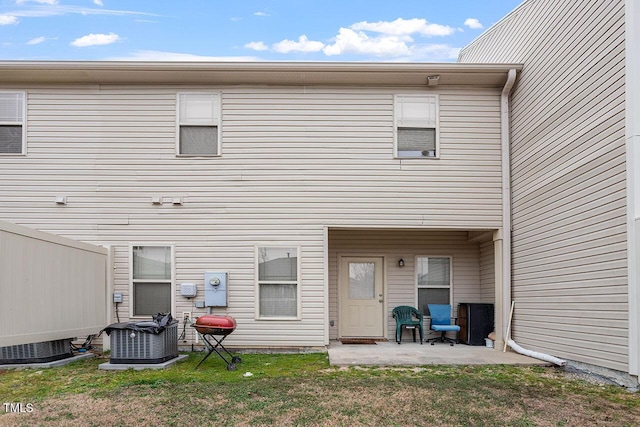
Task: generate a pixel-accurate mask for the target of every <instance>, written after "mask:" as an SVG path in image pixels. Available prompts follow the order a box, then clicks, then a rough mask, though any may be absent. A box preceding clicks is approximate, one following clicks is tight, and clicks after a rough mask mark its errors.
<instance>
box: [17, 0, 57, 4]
mask: <svg viewBox="0 0 640 427" xmlns="http://www.w3.org/2000/svg"><path fill="white" fill-rule="evenodd" d="M27 2H33V3H40V4H58V0H16V4H24V3H27Z"/></svg>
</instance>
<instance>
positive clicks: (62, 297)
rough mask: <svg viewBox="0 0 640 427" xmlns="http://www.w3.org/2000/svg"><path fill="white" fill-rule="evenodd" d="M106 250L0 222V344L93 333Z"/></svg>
mask: <svg viewBox="0 0 640 427" xmlns="http://www.w3.org/2000/svg"><path fill="white" fill-rule="evenodd" d="M107 259H108V255H107V249H105V248H102V247H98V246H93V245H88V244H86V243H81V242H76V241H73V240H70V239H65V238H62V237H59V236H54V235H51V234H48V233H43V232H41V231H37V230H33V229H30V228H28V227H21V226H17V225H15V224H11V223H7V222H3V221H0V284H1V286H2V297H1V298H0V347H5V346H13V345H21V344H31V343H37V342H43V341H54V340H60V339H66V338H75V337H77V336H82V335H89V334H97V333H98V332H99V331H100V330H101V329H102V328H103V327H104V326H106V325H105V323H106V321H107V311H106V310H107V300H106V299H107V286H108V283H107Z"/></svg>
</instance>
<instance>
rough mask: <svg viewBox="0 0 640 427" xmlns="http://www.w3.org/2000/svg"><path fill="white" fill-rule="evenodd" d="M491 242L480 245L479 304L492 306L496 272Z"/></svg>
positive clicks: (494, 294) (494, 295)
mask: <svg viewBox="0 0 640 427" xmlns="http://www.w3.org/2000/svg"><path fill="white" fill-rule="evenodd" d="M494 250H495V249H494V243H493V241H490V242H484V243H481V244H480V302H482V303H486V304H494V303H495V297H496V282H495V280H496V270H495V254H494Z"/></svg>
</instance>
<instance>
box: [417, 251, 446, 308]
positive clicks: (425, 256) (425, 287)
mask: <svg viewBox="0 0 640 427" xmlns="http://www.w3.org/2000/svg"><path fill="white" fill-rule="evenodd" d="M420 258H448V259H449V286H420V285H419V284H418V259H420ZM413 261H414V262H413V265H414V272H413V274H414V283H415V289H416V299H415V307H417V308H418V311H420V307H419V303H420V302H419V297H418V290H419V289H446V288H449V304H450V305H451V307H452V310H453V257H452V256H451V255H416V256H415V259H414V260H413Z"/></svg>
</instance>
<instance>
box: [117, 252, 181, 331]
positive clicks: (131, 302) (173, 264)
mask: <svg viewBox="0 0 640 427" xmlns="http://www.w3.org/2000/svg"><path fill="white" fill-rule="evenodd" d="M139 246H147V247H159V248H167V247H168V248H171V283H170V287H171V305H170V307H171V313H175V307H176V286H175V283H176V251H175V245H174V244H173V243H162V242H142V243H130V244H129V249H128V250H129V252H128V256H129V318H131V319H148V317H149V316H148V315H146V314H144V315H138V316H135V315H134V313H133V310H134V307H135V301H134V295H135V293H134V287H135V283H145V282H146V283H158V282H167V280H164V281H163V280H157V279H136V280H135V283H134V279H133V248H134V247H139Z"/></svg>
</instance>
